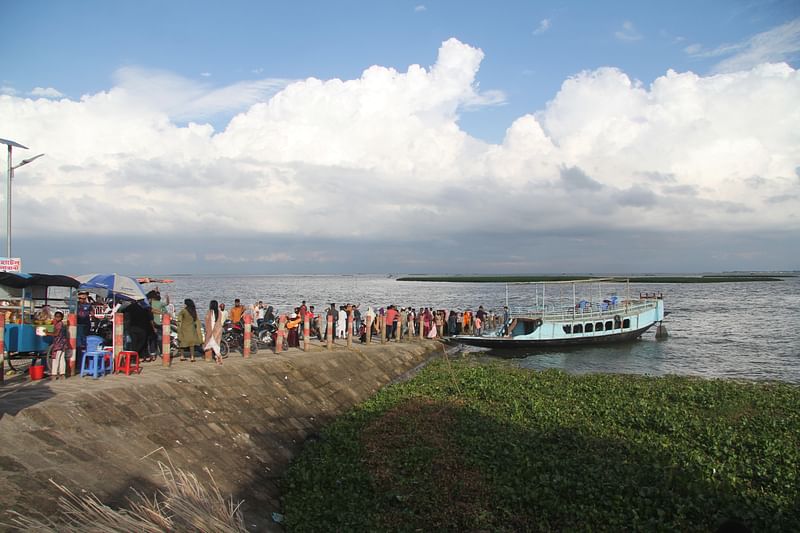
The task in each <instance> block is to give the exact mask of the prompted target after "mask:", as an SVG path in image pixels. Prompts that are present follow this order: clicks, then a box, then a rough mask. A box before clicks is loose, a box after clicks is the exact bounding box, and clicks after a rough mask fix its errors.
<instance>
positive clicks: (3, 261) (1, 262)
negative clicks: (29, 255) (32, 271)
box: [0, 257, 22, 272]
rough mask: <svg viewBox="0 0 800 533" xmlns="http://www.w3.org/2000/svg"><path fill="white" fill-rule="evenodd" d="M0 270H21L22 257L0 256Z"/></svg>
mask: <svg viewBox="0 0 800 533" xmlns="http://www.w3.org/2000/svg"><path fill="white" fill-rule="evenodd" d="M0 272H22V259H21V258H19V257H0Z"/></svg>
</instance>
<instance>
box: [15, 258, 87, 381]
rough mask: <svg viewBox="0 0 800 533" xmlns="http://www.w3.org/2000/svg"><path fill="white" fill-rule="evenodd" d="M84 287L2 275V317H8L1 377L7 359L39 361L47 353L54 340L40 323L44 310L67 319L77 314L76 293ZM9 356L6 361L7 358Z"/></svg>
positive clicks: (45, 277) (46, 277)
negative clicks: (56, 313)
mask: <svg viewBox="0 0 800 533" xmlns="http://www.w3.org/2000/svg"><path fill="white" fill-rule="evenodd" d="M79 285H80V283H79V282H78V281H77V280H76V279H74V278H71V277H69V276H61V275H54V274H26V273H22V272H0V313H4V314H5V318H6V320H5V330H4V332H3V338H4V341H5V354H0V375H2V372H3V370H4V368H3V365H4V359H5V358H6V357H7V358H8V364H9V367H11V370H14V367H13V366H12V364H11V361H12V359H13V358H17V357H37V356H40V355H41V354H42V353H44V352H46V351H47V349H48V347H49V346H50V343H51V342H52V337H49V336H47V335H46V333H47V324H46V323H42V322H39V321H38V320H36V317H37V315H38V314H39V313H40V311H41V310H42V308H43V307H44V306H48V307H49V309H50V310H51V312H52V313H55V312H56V311H61V312H62V313H64V316H67V314H68V313H70V312H75V309H76V307H77V303H76V297H75V292H76V289H77V287H78V286H79ZM4 356H6V357H4Z"/></svg>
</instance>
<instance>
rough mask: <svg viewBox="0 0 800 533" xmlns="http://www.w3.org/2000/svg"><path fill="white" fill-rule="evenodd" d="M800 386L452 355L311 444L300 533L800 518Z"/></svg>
mask: <svg viewBox="0 0 800 533" xmlns="http://www.w3.org/2000/svg"><path fill="white" fill-rule="evenodd" d="M799 471H800V389H799V388H798V387H796V386H792V385H788V384H781V383H744V382H734V381H725V380H702V379H696V378H688V377H675V376H668V377H658V378H656V377H643V376H631V375H583V376H574V375H569V374H566V373H564V372H561V371H556V370H547V371H543V372H532V371H527V370H517V369H512V368H508V367H506V366H500V365H480V364H475V363H473V362H463V361H459V362H455V363H450V362H449V361H446V360H445V361H441V362H435V363H432V364H431V365H429V366H428V367H427V368H426V369H425V370H424V371H422V372H421V373H420V374H419V375H418V376H417V377H416V378H415V379H413V380H411V381H409V382H406V383H403V384H399V385H395V386H392V387H389V388H387V389H384V390H383V391H382V392H381V393H379V394H378V395H377V396H376V397H374V398H373V399H371V400H370V401H368V402H366V403H364V404H362V405H361V406H359V407H358V408H357V409H355V410H353V411H352V412H351V413H349V414H348V415H347V416H344V417H342V418H340V419H339V420H337V421H336V422H335V423H333V424H332V425H331V426H329V427H328V428H327V429H326V430H325V431H324V432H323V433H322V435H321V438H320V439H315V440H314V441H312V442H309V443H308V444H307V445H306V447H305V449H304V451H303V452H302V453H301V454H300V455H299V456H298V457H297V459H296V460H295V462H294V463H293V464H292V466H291V467H290V469H289V471H288V473H287V475H286V477H285V480H284V487H283V488H284V494H283V496H284V502H285V508H284V511H285V518H286V524H287V527H288V528H289V530H291V531H334V530H338V531H346V530H350V531H356V530H358V531H366V530H369V531H415V530H422V531H432V530H435V531H442V530H451V531H455V530H486V531H520V530H533V531H552V530H614V531H617V530H630V529H634V530H646V531H651V530H652V531H666V530H670V531H713V530H715V529H716V528H717V527H718V526H719V525H720V524H722V523H723V522H725V521H726V520H731V519H733V520H737V521H739V522H741V523H742V524H745V525H747V526H749V527H750V528H752V529H753V530H757V531H786V530H789V529H791V528H793V527H795V526H796V524H797V523H800V505H798V504H799V503H800V488H799V487H800V479H798V478H799V477H800V475H799V474H798V472H799Z"/></svg>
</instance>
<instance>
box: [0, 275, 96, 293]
mask: <svg viewBox="0 0 800 533" xmlns="http://www.w3.org/2000/svg"><path fill="white" fill-rule="evenodd" d="M0 285H3V286H5V287H14V288H16V289H21V288H23V287H32V286H44V287H75V288H77V287H78V286H79V285H80V282H79V281H78V280H76V279H75V278H71V277H69V276H63V275H61V274H26V273H25V272H0Z"/></svg>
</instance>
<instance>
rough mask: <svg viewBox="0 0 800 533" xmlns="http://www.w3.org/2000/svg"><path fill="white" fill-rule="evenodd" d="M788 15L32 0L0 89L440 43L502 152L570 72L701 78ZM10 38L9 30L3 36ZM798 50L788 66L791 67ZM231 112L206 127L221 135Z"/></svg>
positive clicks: (408, 57)
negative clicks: (471, 62) (128, 71)
mask: <svg viewBox="0 0 800 533" xmlns="http://www.w3.org/2000/svg"><path fill="white" fill-rule="evenodd" d="M796 17H800V2H796V1H793V0H776V1H745V2H736V1H730V0H724V1H704V2H696V1H671V2H640V1H614V2H591V1H584V2H524V1H522V2H519V1H518V2H496V3H495V2H477V1H448V2H427V3H422V2H403V1H387V2H369V1H336V2H252V1H231V2H226V3H225V4H224V5H222V4H219V3H218V2H208V1H180V2H179V1H169V2H163V1H148V0H145V1H138V2H111V3H110V2H106V1H80V2H64V1H40V0H31V1H26V2H15V3H14V4H12V5H10V6H7V8H6V10H5V13H4V18H5V19H6V21H7V23H6V24H4V27H5V30H4V31H3V34H2V36H0V39H2V43H3V49H4V50H6V51H8V50H11V51H12V52H11V53H7V54H6V59H5V60H4V61H3V63H5V65H4V67H3V69H2V71H3V72H2V82H3V85H4V86H7V87H12V88H14V89H15V90H18V91H20V92H25V91H30V90H32V89H33V88H35V87H53V88H56V89H57V90H58V91H59V92H61V93H63V94H64V95H66V96H68V97H70V98H72V99H77V98H79V97H80V96H81V95H83V94H87V93H95V92H98V91H101V90H105V89H107V88H108V87H109V85H110V84H111V83H112V82H113V78H114V73H115V71H117V69H119V68H120V67H123V66H139V67H144V68H148V69H161V70H166V71H169V72H173V73H175V74H178V75H180V76H184V77H186V78H189V79H193V80H197V81H198V82H203V83H207V84H209V85H212V86H224V85H228V84H231V83H235V82H237V81H240V80H243V79H257V78H280V79H303V78H307V77H317V78H321V79H329V78H341V79H353V78H357V77H358V76H359V75H360V73H361V72H362V71H363V70H364V69H366V68H367V67H369V66H371V65H376V64H377V65H383V66H389V67H394V68H396V69H398V70H405V69H406V68H407V67H408V65H411V64H414V63H418V64H421V65H430V64H433V63H434V62H435V60H436V50H437V48H438V46H439V44H440V43H441V42H442V41H444V40H446V39H448V38H449V37H453V36H455V37H457V38H458V39H460V40H461V41H463V42H466V43H469V44H471V45H472V46H476V47H478V48H480V49H482V50H483V51H484V53H485V54H486V59H485V60H484V61H483V63H482V64H481V70H480V74H479V76H478V78H477V81H478V82H479V83H480V86H481V87H482V88H483V89H485V90H486V89H493V90H499V91H502V92H503V93H504V94H505V96H506V98H505V101H504V104H503V105H500V106H491V107H488V108H482V109H480V110H475V111H471V112H466V113H464V114H463V115H462V117H461V124H462V126H463V127H464V128H465V129H466V130H467V131H468V132H470V133H472V134H473V135H476V136H479V137H481V138H484V139H486V140H490V141H495V142H497V141H500V140H501V139H502V135H503V134H504V132H505V130H506V128H507V127H508V126H509V125H510V123H511V121H513V119H514V118H516V117H518V116H520V115H521V114H523V113H530V112H534V111H536V110H539V109H541V108H542V107H543V106H544V104H545V103H546V102H547V101H548V100H549V99H551V98H552V97H553V96H554V95H555V93H556V92H557V91H558V88H559V86H560V85H561V83H562V82H563V81H564V80H565V79H566V78H568V77H569V76H572V75H574V74H576V73H578V72H580V71H582V70H587V69H589V70H591V69H596V68H598V67H602V66H614V67H618V68H620V69H621V70H623V71H624V72H626V73H627V74H628V75H629V76H631V77H632V78H636V79H638V80H641V81H642V82H644V83H650V82H652V80H654V79H655V78H656V77H658V76H661V75H663V74H664V73H665V72H666V70H667V69H673V70H677V71H687V70H691V71H693V72H696V73H699V74H705V73H708V72H710V71H712V69H713V67H714V66H715V65H716V64H717V63H719V62H720V60H721V59H722V58H723V57H724V56H720V55H710V54H708V55H705V56H704V55H703V54H698V53H690V52H687V48H689V47H690V46H696V47H699V48H700V50H702V51H703V52H705V53H709V52H711V51H713V50H716V49H718V48H719V47H723V46H725V45H736V44H740V43H743V42H746V41H747V40H748V39H749V38H751V37H752V36H754V35H756V34H759V33H762V32H765V31H768V30H769V29H771V28H774V27H775V26H778V25H780V24H782V23H785V22H787V21H788V20H791V19H793V18H796ZM8 30H10V33H9V32H8ZM797 57H798V55H797V51H795V52H794V55H793V56H792V57H790V58H788V59H792V60H796V59H797ZM229 118H230V113H228V114H227V115H226V114H223V115H222V116H218V117H214V119H215V120H214V121H213V123H214V124H215V125H216V126H217V127H221V126H224V124H225V120H226V119H229Z"/></svg>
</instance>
